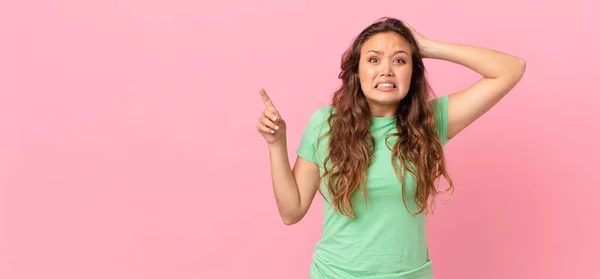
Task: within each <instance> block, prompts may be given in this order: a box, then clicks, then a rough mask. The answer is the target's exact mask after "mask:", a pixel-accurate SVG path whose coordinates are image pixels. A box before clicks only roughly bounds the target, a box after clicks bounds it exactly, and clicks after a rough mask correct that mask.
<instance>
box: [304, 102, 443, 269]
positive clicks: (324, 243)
mask: <svg viewBox="0 0 600 279" xmlns="http://www.w3.org/2000/svg"><path fill="white" fill-rule="evenodd" d="M433 102H434V108H435V113H436V130H437V133H438V135H439V136H440V139H441V142H442V144H443V145H445V144H446V143H447V142H448V139H447V126H448V125H447V122H448V121H447V114H448V113H447V111H448V110H447V107H448V96H443V97H439V98H437V99H435V100H433ZM330 111H331V107H329V106H327V107H320V108H318V109H317V110H316V111H315V112H314V113H313V115H312V116H311V118H310V120H309V123H308V125H307V126H306V128H305V130H304V133H303V136H302V140H301V142H300V146H299V148H298V150H297V154H298V155H299V156H301V157H303V158H305V159H307V160H309V161H312V162H315V163H317V164H318V165H319V167H320V169H321V174H322V173H323V171H324V169H323V161H324V159H325V156H326V155H327V154H326V150H327V147H328V139H327V137H323V138H322V139H321V141H320V142H318V144H317V139H318V138H319V137H320V136H321V135H323V134H325V133H326V132H327V131H329V126H328V124H327V118H328V117H329V115H330ZM395 125H396V123H395V117H374V118H372V125H371V127H370V130H371V134H373V136H374V137H375V155H374V158H373V162H372V165H371V166H370V167H369V169H368V178H367V179H368V180H367V193H368V200H367V201H365V199H364V198H363V196H362V193H361V191H360V190H359V191H357V192H356V193H355V195H354V197H353V201H354V206H355V213H356V218H355V219H351V218H348V217H346V216H344V215H342V214H341V213H339V212H334V210H333V207H332V205H331V204H329V203H328V201H327V200H330V197H329V194H328V192H327V188H326V187H327V186H326V181H321V187H322V188H321V189H322V190H323V193H324V195H325V197H326V198H327V200H325V199H323V217H324V221H323V233H322V236H321V239H320V241H319V242H318V243H317V245H316V247H315V249H314V253H313V257H312V258H313V262H312V265H311V267H310V278H311V279H340V278H363V279H408V278H411V279H426V278H433V277H432V267H431V261H430V260H429V253H428V247H427V240H426V233H425V216H424V215H423V214H420V215H417V216H413V215H411V214H410V213H409V212H408V210H407V209H406V207H405V204H404V202H403V200H402V189H401V184H400V182H399V181H398V179H397V177H396V174H395V173H394V169H393V166H392V163H391V151H390V150H389V149H388V147H387V146H386V145H385V144H384V141H385V137H386V135H388V134H389V133H393V132H395V131H396V126H395ZM394 140H395V138H394V137H392V138H390V140H389V142H390V146H393V143H394ZM405 185H406V194H407V205H408V207H409V208H410V209H411V212H417V211H418V210H417V207H416V204H415V200H414V191H415V180H414V177H413V176H412V175H410V173H406V174H405ZM317 195H319V194H318V193H317ZM319 196H320V195H319Z"/></svg>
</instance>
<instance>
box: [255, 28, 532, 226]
mask: <svg viewBox="0 0 600 279" xmlns="http://www.w3.org/2000/svg"><path fill="white" fill-rule="evenodd" d="M405 25H406V27H407V28H409V29H410V30H411V33H412V35H413V36H414V37H415V40H416V42H417V45H418V48H419V52H420V53H421V56H422V57H423V58H430V59H440V60H444V61H448V62H452V63H456V64H459V65H462V66H465V67H467V68H469V69H471V70H473V71H475V72H477V73H479V74H480V75H481V76H482V77H481V78H480V79H479V80H478V81H477V82H475V83H473V84H471V85H470V86H468V87H467V88H465V89H463V90H461V91H459V92H455V93H451V94H450V95H449V96H448V138H453V137H454V136H456V135H457V134H458V133H460V132H461V131H462V130H464V129H465V128H466V127H468V126H469V125H470V124H471V123H473V122H474V121H475V120H477V119H478V118H479V117H481V116H482V115H483V114H485V113H486V112H487V111H489V110H490V109H491V108H492V107H493V106H494V105H496V104H497V103H498V102H499V101H500V100H501V99H502V98H504V96H506V94H508V92H510V91H511V90H512V88H513V87H514V86H515V85H516V84H517V83H518V82H519V80H520V79H521V77H522V76H523V74H524V72H525V68H526V65H525V61H524V60H523V59H520V58H518V57H515V56H512V55H509V54H505V53H502V52H499V51H495V50H491V49H486V48H480V47H475V46H468V45H459V44H451V43H445V42H439V41H434V40H429V39H427V38H426V37H425V36H423V35H421V34H420V33H418V32H416V31H415V30H414V28H413V27H412V26H410V25H409V24H406V23H405ZM397 37H399V36H398V35H396V36H394V34H377V35H375V36H373V37H371V38H370V39H369V40H368V41H367V42H365V44H364V45H363V48H362V49H361V60H360V62H359V77H360V80H361V88H362V89H363V92H365V96H366V97H367V100H368V103H369V105H370V106H371V107H372V110H371V111H372V115H373V116H375V117H381V116H391V115H393V112H394V111H395V105H397V103H398V102H399V101H400V100H402V98H404V96H406V91H407V90H408V82H407V81H410V78H409V74H407V72H410V69H411V68H412V64H410V63H411V61H408V63H409V64H400V62H399V60H398V59H396V58H397V57H399V56H404V57H407V59H410V55H404V54H401V55H394V53H395V52H396V51H398V50H405V51H407V52H408V50H409V49H406V47H407V44H406V41H403V39H402V38H397ZM369 50H378V51H380V53H375V54H377V55H379V56H378V57H379V59H374V60H373V59H367V58H368V57H369V56H368V55H367V52H368V51H369ZM363 51H364V55H363ZM409 54H410V53H409ZM369 55H371V53H369ZM409 65H410V66H409ZM384 78H387V79H391V80H394V81H396V82H397V84H396V85H397V88H396V89H395V90H392V91H390V92H379V91H378V90H375V89H374V86H375V85H376V83H377V82H379V81H380V80H382V79H384ZM259 92H260V95H261V97H262V99H263V101H264V103H265V107H266V108H265V110H264V111H263V113H262V114H261V116H260V117H259V120H258V123H257V125H256V128H257V130H258V131H259V133H260V134H261V135H262V136H263V137H264V138H265V140H266V141H267V144H268V148H269V155H270V165H271V178H272V185H273V191H274V194H275V199H276V202H277V208H278V210H279V214H280V216H281V218H282V220H283V222H284V223H285V224H287V225H291V224H295V223H297V222H299V221H300V220H302V218H303V217H304V216H305V215H306V212H308V209H309V207H310V204H311V203H312V201H313V199H314V197H315V194H316V192H317V187H318V186H319V167H318V166H317V165H316V164H315V163H313V162H310V161H307V160H305V159H303V158H302V157H299V156H297V157H296V162H295V164H294V168H293V169H292V168H291V167H290V162H289V160H288V150H287V140H286V124H285V121H284V120H283V119H282V118H281V115H280V113H279V111H278V110H277V109H276V107H275V105H274V104H273V102H272V101H271V99H270V98H269V96H268V95H267V93H266V92H265V90H264V89H260V90H259Z"/></svg>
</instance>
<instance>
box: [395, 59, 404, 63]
mask: <svg viewBox="0 0 600 279" xmlns="http://www.w3.org/2000/svg"><path fill="white" fill-rule="evenodd" d="M394 63H400V64H405V63H406V61H404V59H402V58H396V59H395V60H394Z"/></svg>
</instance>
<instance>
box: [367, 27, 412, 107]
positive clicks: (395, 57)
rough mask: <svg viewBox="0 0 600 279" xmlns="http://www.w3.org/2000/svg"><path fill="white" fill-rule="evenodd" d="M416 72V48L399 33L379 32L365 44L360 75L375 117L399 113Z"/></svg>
mask: <svg viewBox="0 0 600 279" xmlns="http://www.w3.org/2000/svg"><path fill="white" fill-rule="evenodd" d="M412 71H413V61H412V49H411V47H410V44H409V43H408V42H407V41H406V39H404V37H402V36H400V35H399V34H397V33H395V32H384V33H378V34H375V35H373V36H371V37H370V38H369V39H367V40H366V41H365V42H364V43H363V46H362V48H361V50H360V61H359V63H358V78H359V79H360V85H361V88H362V91H363V92H364V94H365V96H366V98H367V103H368V104H369V107H370V108H371V114H372V115H371V116H373V117H386V116H392V115H394V114H395V112H396V109H397V107H398V104H399V103H400V101H401V100H402V99H403V98H404V97H405V96H406V94H407V93H408V89H409V88H410V80H411V77H412Z"/></svg>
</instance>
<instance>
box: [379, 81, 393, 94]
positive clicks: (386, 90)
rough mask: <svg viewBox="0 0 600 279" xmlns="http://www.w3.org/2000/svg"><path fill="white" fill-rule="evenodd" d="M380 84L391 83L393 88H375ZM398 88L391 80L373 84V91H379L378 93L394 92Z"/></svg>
mask: <svg viewBox="0 0 600 279" xmlns="http://www.w3.org/2000/svg"><path fill="white" fill-rule="evenodd" d="M382 83H391V84H393V85H394V87H385V88H378V87H377V86H378V85H380V84H382ZM397 88H398V85H397V84H396V82H394V81H393V80H382V81H380V82H377V83H375V89H377V90H379V91H383V92H389V91H394V90H396V89H397Z"/></svg>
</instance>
